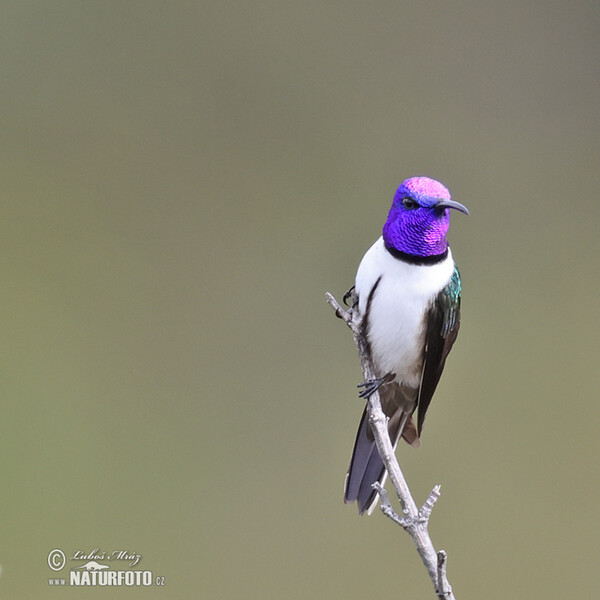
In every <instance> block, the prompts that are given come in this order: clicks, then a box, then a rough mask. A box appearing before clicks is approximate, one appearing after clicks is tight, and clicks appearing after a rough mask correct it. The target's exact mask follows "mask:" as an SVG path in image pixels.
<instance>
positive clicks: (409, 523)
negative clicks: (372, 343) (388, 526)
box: [325, 293, 456, 600]
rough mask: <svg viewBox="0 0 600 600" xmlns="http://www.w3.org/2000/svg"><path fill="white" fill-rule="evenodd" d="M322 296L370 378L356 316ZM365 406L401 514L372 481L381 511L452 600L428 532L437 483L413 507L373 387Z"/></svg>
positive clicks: (441, 556) (442, 558) (443, 598)
mask: <svg viewBox="0 0 600 600" xmlns="http://www.w3.org/2000/svg"><path fill="white" fill-rule="evenodd" d="M348 296H349V294H346V296H345V297H344V298H346V297H348ZM325 297H326V299H327V302H328V303H329V304H330V305H331V306H332V307H333V309H334V310H335V314H336V316H337V317H339V318H340V319H342V320H343V321H344V323H346V325H347V326H348V327H349V328H350V331H351V332H352V338H353V339H354V344H355V345H356V348H357V350H358V354H359V357H360V363H361V367H362V370H363V375H364V380H365V381H370V380H372V379H374V378H375V370H374V368H373V364H372V363H371V360H370V358H369V354H368V352H367V344H366V340H365V339H364V337H363V335H362V332H361V326H360V325H361V323H360V316H359V315H358V314H357V313H356V312H355V311H354V310H353V309H352V308H348V309H347V310H346V309H345V308H343V307H342V306H341V305H340V304H339V303H338V301H337V300H336V299H335V298H334V297H333V296H332V295H331V294H330V293H326V294H325ZM367 409H368V415H369V425H370V426H371V429H372V431H373V436H374V438H375V444H376V446H377V451H378V452H379V455H380V456H381V460H382V461H383V464H384V465H385V468H386V470H387V473H388V475H389V478H390V481H391V482H392V484H393V486H394V488H395V490H396V495H397V496H398V500H399V501H400V504H401V506H402V514H403V516H400V515H399V514H398V513H396V511H395V510H394V509H393V508H392V504H391V502H390V498H389V495H388V493H387V491H386V490H385V488H384V487H382V486H381V485H380V484H379V483H375V484H374V485H373V487H374V488H375V489H376V490H377V492H378V493H379V496H380V507H381V511H382V512H383V514H384V515H386V516H387V517H389V518H390V519H391V520H392V521H394V522H395V523H397V524H398V525H400V526H401V527H402V528H403V529H404V530H405V531H406V532H407V533H408V534H409V535H410V537H411V539H412V540H413V542H414V544H415V546H416V548H417V552H418V553H419V555H420V557H421V560H422V561H423V564H424V565H425V567H426V569H427V572H428V573H429V577H430V579H431V581H432V583H433V586H434V589H435V593H436V595H437V597H438V599H439V600H456V599H455V597H454V594H453V592H452V587H451V586H450V583H449V582H448V578H447V576H446V564H447V555H446V552H444V550H440V551H439V552H436V550H435V548H434V546H433V543H432V541H431V538H430V537H429V531H428V525H429V517H430V516H431V512H432V510H433V507H434V505H435V503H436V502H437V500H438V498H439V497H440V486H439V485H436V486H435V487H434V488H433V490H432V491H431V493H430V494H429V496H428V497H427V499H426V500H425V502H424V503H423V506H421V508H417V505H416V503H415V501H414V499H413V497H412V494H411V492H410V489H409V487H408V484H407V483H406V480H405V479H404V474H403V473H402V470H401V469H400V465H399V464H398V460H397V458H396V454H395V452H394V447H393V444H392V442H391V440H390V436H389V434H388V430H387V417H386V416H385V413H384V412H383V409H382V408H381V399H380V397H379V392H378V391H377V390H375V391H374V392H373V393H372V394H371V395H370V396H369V398H368V403H367Z"/></svg>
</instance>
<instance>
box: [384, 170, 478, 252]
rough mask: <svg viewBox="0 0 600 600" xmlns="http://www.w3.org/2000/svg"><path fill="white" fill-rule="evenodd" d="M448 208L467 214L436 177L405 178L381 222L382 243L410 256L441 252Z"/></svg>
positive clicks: (448, 219) (448, 217) (445, 231)
mask: <svg viewBox="0 0 600 600" xmlns="http://www.w3.org/2000/svg"><path fill="white" fill-rule="evenodd" d="M450 208H454V209H456V210H460V211H461V212H464V213H465V214H467V215H468V214H469V211H468V210H467V209H466V208H465V207H464V206H463V205H462V204H459V203H458V202H454V200H452V199H451V198H450V192H449V191H448V190H447V188H446V187H445V186H443V185H442V184H441V183H440V182H439V181H435V180H434V179H429V177H411V178H410V179H407V180H406V181H405V182H403V183H402V185H401V186H400V187H399V188H398V189H397V190H396V195H395V196H394V201H393V202H392V207H391V208H390V212H389V214H388V218H387V221H386V222H385V225H384V226H383V241H384V242H385V245H386V246H387V247H388V248H390V249H392V250H399V251H400V252H403V253H405V254H409V255H413V256H421V257H426V256H436V255H440V254H444V252H446V249H447V248H448V242H447V240H446V233H448V226H449V225H450V210H449V209H450Z"/></svg>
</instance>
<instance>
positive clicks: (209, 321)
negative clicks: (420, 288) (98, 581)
mask: <svg viewBox="0 0 600 600" xmlns="http://www.w3.org/2000/svg"><path fill="white" fill-rule="evenodd" d="M599 27H600V7H599V5H598V3H597V2H591V1H587V2H579V1H575V2H566V1H557V2H541V1H537V2H525V3H523V2H516V1H513V0H509V2H503V3H485V2H474V1H470V2H469V1H467V2H452V3H451V2H433V1H424V2H418V3H417V2H413V3H400V2H385V1H378V2H337V1H325V2H324V1H322V0H321V1H319V2H315V1H313V0H306V1H303V2H290V1H283V2H274V1H264V2H228V1H219V2H216V1H202V2H169V3H167V2H152V1H146V2H121V1H102V2H61V1H57V2H4V3H2V5H1V6H0V30H1V35H0V76H1V86H2V93H1V95H0V108H1V112H0V118H1V122H2V126H1V127H0V135H1V136H2V143H1V145H0V152H1V153H2V154H1V160H0V169H1V177H0V191H1V196H0V198H1V211H0V273H1V279H2V286H1V291H0V302H1V306H2V312H3V319H2V339H3V344H2V346H1V347H2V357H1V361H0V364H1V369H2V390H3V391H2V408H1V418H0V457H1V465H0V473H1V481H2V499H1V500H0V502H1V513H0V514H2V516H3V518H2V519H0V564H1V566H2V574H1V576H0V588H1V589H2V593H1V595H2V597H3V598H11V599H15V600H20V599H29V598H66V597H73V598H87V597H90V596H91V595H94V594H96V595H97V592H94V591H92V592H90V590H86V589H81V588H79V589H73V588H71V589H68V588H62V589H52V588H50V587H49V586H48V578H49V577H51V576H52V575H53V573H52V572H51V571H50V569H49V568H48V566H47V564H46V560H47V555H48V552H49V551H50V550H51V549H53V548H61V549H63V550H64V551H65V552H66V553H73V552H74V551H76V550H83V551H91V550H93V549H95V548H99V549H103V550H105V551H109V552H110V551H113V550H127V551H130V552H137V553H139V554H141V555H142V556H143V559H142V562H141V564H140V567H143V568H144V569H150V570H152V571H153V573H154V574H155V575H162V576H164V577H165V579H166V587H165V588H164V589H161V588H152V589H147V588H144V589H143V590H142V591H139V590H137V589H136V590H132V589H131V588H127V589H123V588H122V589H118V590H112V591H110V592H108V591H105V592H101V593H100V594H102V593H104V594H110V595H111V597H112V595H118V596H119V597H121V596H122V597H128V596H132V595H138V594H145V595H148V596H152V597H154V596H156V597H162V598H169V599H181V598H227V599H235V598H248V599H253V598H287V599H294V598H303V599H304V598H340V597H343V598H359V599H364V598H367V597H402V598H432V597H433V593H432V589H431V584H430V582H429V580H428V578H427V575H426V572H425V570H424V569H423V567H422V566H421V564H420V562H419V559H418V556H417V554H416V552H415V551H414V549H413V547H412V545H411V542H410V540H409V539H408V537H406V536H405V535H404V534H403V533H402V532H401V531H400V530H399V529H397V528H395V527H394V526H393V525H392V524H391V522H389V521H388V520H387V519H385V518H384V517H383V516H382V515H381V514H380V513H379V512H376V513H374V514H373V515H372V516H371V517H368V518H366V517H362V518H359V517H358V516H357V514H356V509H355V507H351V506H344V504H343V503H342V483H343V479H344V474H345V471H346V467H347V464H348V460H349V458H350V452H351V448H352V444H353V441H354V435H355V431H356V427H357V425H358V421H359V417H360V413H361V411H362V403H361V402H360V401H359V400H358V399H357V397H356V394H357V390H356V387H355V386H356V383H358V382H359V381H360V378H361V374H360V369H359V365H358V360H357V357H356V353H355V349H354V346H353V344H352V341H351V337H350V334H349V332H348V330H347V329H346V328H345V327H344V325H343V324H342V323H341V322H340V321H338V320H336V319H335V318H334V317H333V314H332V311H331V310H330V309H329V307H328V306H327V305H326V304H325V301H324V297H323V294H324V292H325V291H331V292H333V293H334V294H336V295H337V296H338V298H339V297H341V295H342V294H343V292H344V291H345V290H346V289H347V288H348V287H349V286H350V285H351V284H352V282H353V278H354V274H355V270H356V267H357V265H358V262H359V260H360V258H361V257H362V254H363V253H364V252H365V251H366V249H367V248H368V247H369V246H370V244H371V243H372V242H373V241H374V240H375V239H376V238H377V237H378V236H379V234H380V230H381V226H382V224H383V221H384V219H385V216H386V214H387V211H388V208H389V204H390V202H391V199H392V197H393V194H394V191H395V189H396V186H397V185H398V184H399V183H400V182H401V181H402V180H403V179H405V178H406V177H409V176H411V175H419V174H427V175H429V176H432V177H435V178H438V179H441V180H442V181H443V182H444V183H445V184H446V185H447V186H448V187H449V188H450V190H451V191H452V193H453V197H454V198H455V199H456V200H458V201H460V202H462V203H464V204H465V205H467V206H468V207H469V209H470V211H471V216H470V217H468V218H466V217H463V216H462V215H453V223H452V227H451V237H450V239H451V243H452V247H453V251H454V255H455V258H456V260H457V262H458V263H459V265H460V268H461V273H462V277H463V284H464V296H463V325H462V330H461V335H460V337H459V340H458V343H457V345H456V347H455V349H454V351H453V353H452V356H451V357H450V359H449V361H448V367H447V370H446V373H445V374H444V377H443V379H442V383H441V384H440V387H439V388H438V392H437V394H436V397H435V398H434V401H433V403H432V409H431V410H430V413H429V417H428V421H427V427H426V429H425V433H424V436H423V440H422V442H423V443H422V445H421V448H420V449H419V450H418V451H414V450H412V449H411V448H409V447H408V446H406V445H403V446H402V447H401V449H400V450H399V456H400V461H401V464H402V465H403V467H404V469H405V474H406V476H407V478H408V480H409V483H410V485H411V487H412V490H413V493H414V495H415V498H416V500H417V502H422V501H423V500H424V499H425V497H426V496H427V494H428V493H429V491H430V489H431V488H432V487H433V485H434V484H436V483H440V484H442V498H441V500H440V502H439V503H438V505H437V507H436V509H435V511H434V513H433V517H432V521H431V534H432V537H433V540H434V543H435V544H436V546H437V547H438V548H444V549H446V550H447V551H448V553H449V570H448V574H449V578H450V581H451V583H452V584H453V586H454V590H455V593H456V595H457V598H487V599H488V600H493V599H496V598H497V599H505V598H513V599H521V598H522V599H530V598H532V597H540V598H542V597H543V598H557V599H558V598H565V597H570V598H592V597H595V596H596V594H597V584H596V581H595V578H594V577H593V575H594V573H595V565H596V559H597V549H598V545H599V541H600V539H599V527H598V522H597V518H596V505H597V503H598V499H597V498H598V493H600V483H599V479H598V450H599V444H598V426H599V425H600V408H599V406H598V399H597V393H598V392H597V390H598V384H597V380H598V354H599V353H598V342H597V341H598V337H599V334H600V328H599V317H598V295H599V292H600V285H599V283H598V276H599V270H600V236H599V235H598V233H599V228H598V223H599V218H600V203H599V201H598V197H597V194H598V192H599V190H600V178H599V158H600V143H599V139H600V136H599V134H600V127H599V124H600V119H599V107H600V106H599V100H600V85H599V81H600V77H599V75H600V73H599V65H600V51H599V50H600V42H599V37H598V31H599ZM72 564H73V563H71V566H72ZM65 573H66V570H65V571H63V576H64V574H65ZM59 576H60V574H59ZM96 595H94V597H96Z"/></svg>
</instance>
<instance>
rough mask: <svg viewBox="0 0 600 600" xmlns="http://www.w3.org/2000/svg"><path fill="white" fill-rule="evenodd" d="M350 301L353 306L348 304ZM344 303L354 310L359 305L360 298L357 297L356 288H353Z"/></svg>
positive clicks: (347, 293) (343, 299) (345, 295)
mask: <svg viewBox="0 0 600 600" xmlns="http://www.w3.org/2000/svg"><path fill="white" fill-rule="evenodd" d="M348 300H350V301H351V304H348ZM342 302H343V303H344V304H345V305H346V306H348V307H350V308H354V307H355V306H356V305H357V304H358V297H357V296H356V292H355V291H354V286H352V287H351V288H350V289H349V290H348V291H347V292H346V293H345V294H344V296H343V298H342Z"/></svg>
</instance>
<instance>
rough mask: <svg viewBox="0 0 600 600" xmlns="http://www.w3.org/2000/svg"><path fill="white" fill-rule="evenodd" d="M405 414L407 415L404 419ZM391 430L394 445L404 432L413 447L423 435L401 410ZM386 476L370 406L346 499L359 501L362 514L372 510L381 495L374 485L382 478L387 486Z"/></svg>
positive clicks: (348, 478) (357, 444)
mask: <svg viewBox="0 0 600 600" xmlns="http://www.w3.org/2000/svg"><path fill="white" fill-rule="evenodd" d="M403 416H404V417H405V418H402V417H403ZM406 417H407V418H406ZM401 428H402V429H403V430H404V431H402V430H401ZM388 431H389V434H390V439H391V440H392V443H393V444H394V448H395V447H396V444H397V443H398V439H399V438H400V435H401V434H402V437H403V438H404V439H405V440H406V441H407V442H408V443H409V444H411V446H418V445H419V438H418V436H417V433H416V428H415V425H414V423H413V421H412V419H411V418H410V416H408V415H406V413H402V411H400V410H399V411H398V412H397V413H396V414H394V416H393V417H392V418H391V419H390V420H389V422H388ZM385 475H386V473H385V467H384V466H383V462H382V460H381V458H380V456H379V453H378V452H377V447H376V446H375V442H374V441H373V435H372V433H371V431H370V429H369V423H368V416H367V409H366V408H365V410H364V412H363V415H362V418H361V420H360V425H359V427H358V433H357V434H356V441H355V442H354V450H353V452H352V459H351V460H350V466H349V467H348V473H347V474H346V484H345V490H344V502H347V503H350V502H354V501H355V500H356V502H357V504H358V513H359V514H360V515H362V514H363V513H364V512H365V511H368V512H371V509H372V508H373V507H374V505H375V502H376V501H377V497H378V494H377V492H376V491H375V490H374V489H373V484H374V483H375V482H376V481H378V482H379V483H380V484H382V485H383V480H384V479H385Z"/></svg>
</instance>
